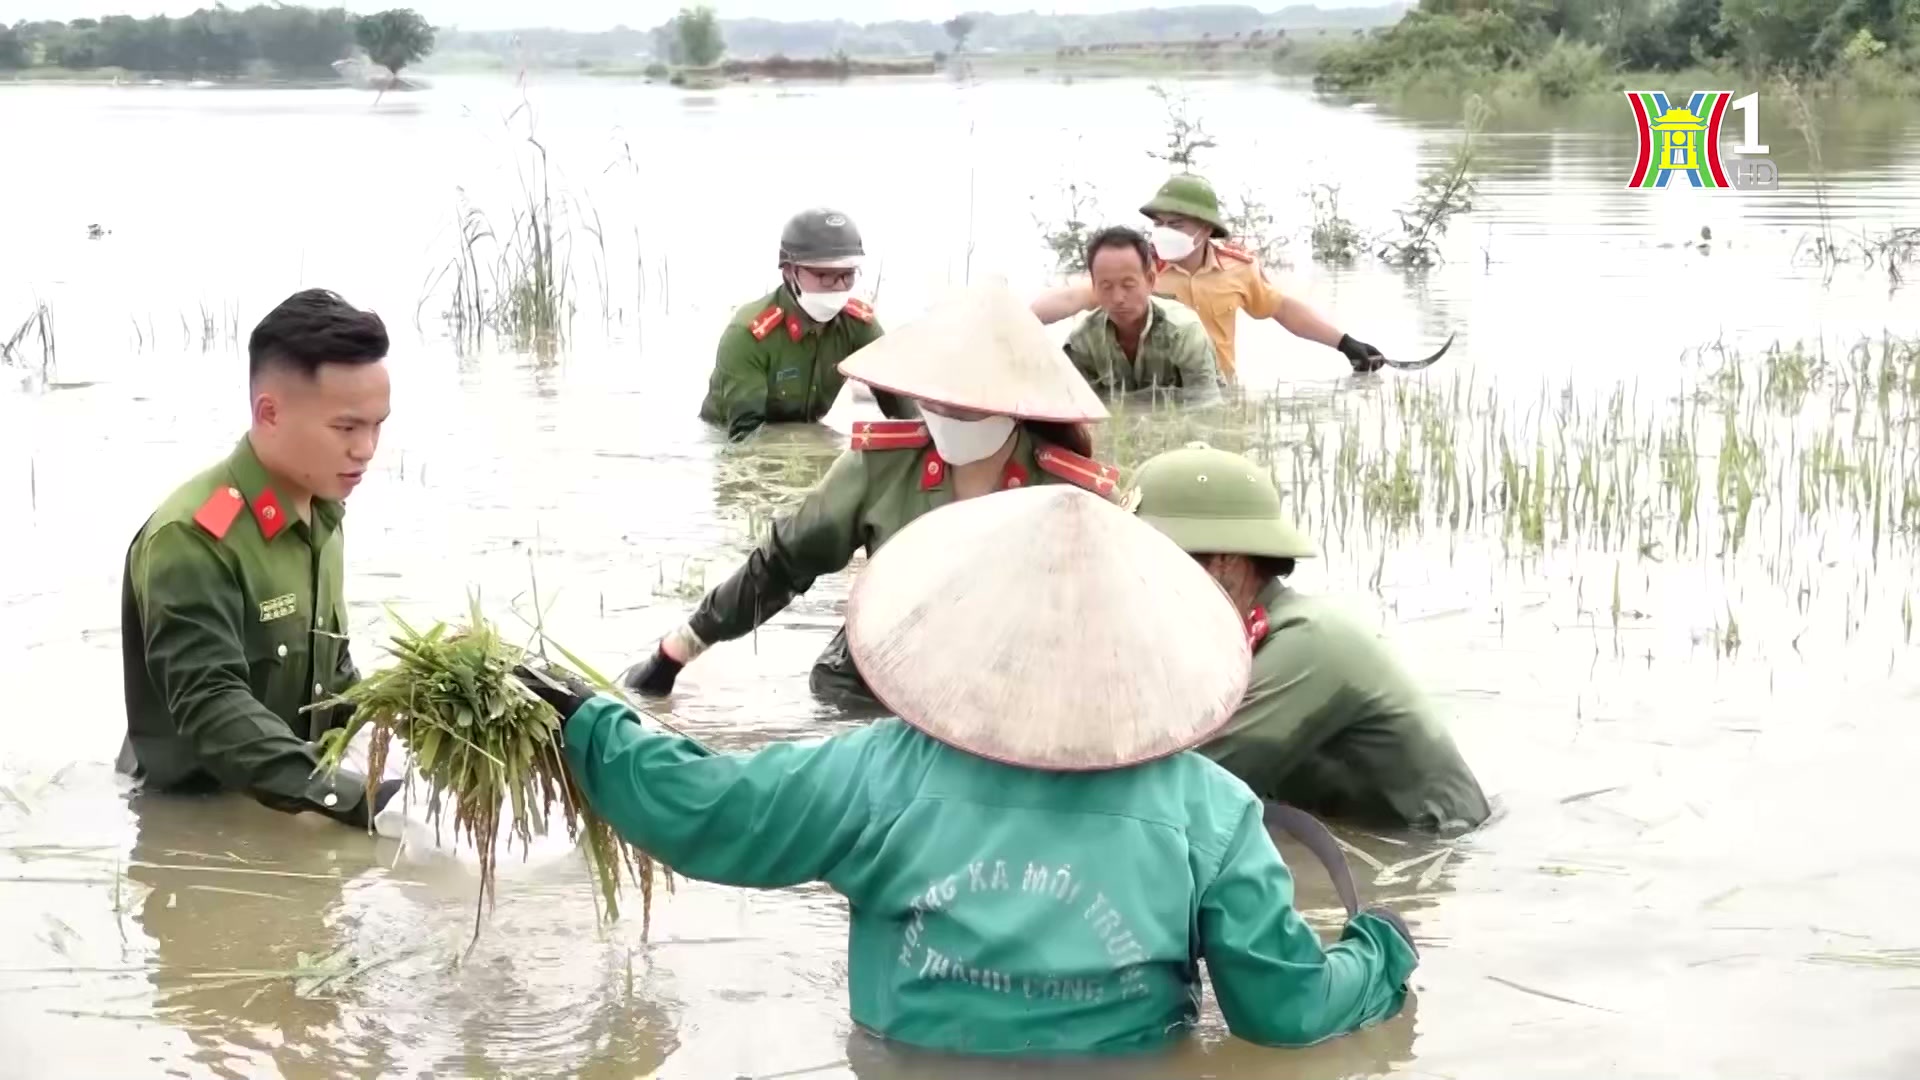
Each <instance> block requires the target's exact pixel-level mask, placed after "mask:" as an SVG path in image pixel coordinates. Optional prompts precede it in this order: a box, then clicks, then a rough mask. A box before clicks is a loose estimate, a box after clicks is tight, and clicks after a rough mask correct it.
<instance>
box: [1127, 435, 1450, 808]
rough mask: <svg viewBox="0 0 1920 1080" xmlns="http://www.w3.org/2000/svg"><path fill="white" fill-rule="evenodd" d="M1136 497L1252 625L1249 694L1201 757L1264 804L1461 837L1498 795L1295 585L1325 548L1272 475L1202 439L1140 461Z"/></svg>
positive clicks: (1408, 688) (1382, 665)
mask: <svg viewBox="0 0 1920 1080" xmlns="http://www.w3.org/2000/svg"><path fill="white" fill-rule="evenodd" d="M1134 485H1135V486H1134V488H1133V490H1131V491H1129V492H1128V493H1127V495H1126V496H1125V499H1126V501H1127V503H1129V504H1130V505H1132V506H1133V508H1134V512H1135V513H1136V514H1137V515H1138V516H1139V517H1140V519H1141V520H1142V521H1145V522H1147V523H1148V524H1150V525H1152V526H1154V527H1155V528H1157V529H1159V530H1160V531H1161V532H1163V533H1165V534H1166V535H1167V536H1168V537H1169V538H1171V539H1172V540H1173V541H1174V543H1176V544H1179V545H1180V547H1181V548H1182V549H1184V550H1186V551H1187V552H1189V553H1190V554H1192V555H1193V557H1194V558H1195V559H1197V560H1199V561H1200V563H1201V564H1202V565H1204V566H1205V567H1206V568H1207V571H1208V572H1209V573H1211V574H1212V575H1213V577H1214V579H1215V580H1217V581H1218V582H1219V583H1220V587H1221V588H1222V589H1224V590H1226V592H1227V595H1228V596H1230V597H1231V598H1232V599H1233V602H1234V606H1235V607H1236V608H1237V609H1238V610H1239V611H1241V612H1242V613H1243V614H1244V615H1245V616H1246V619H1247V628H1248V634H1249V636H1250V637H1251V638H1252V639H1253V641H1254V645H1253V649H1254V652H1253V675H1252V679H1251V681H1250V683H1249V685H1248V687H1247V696H1246V699H1245V700H1243V701H1242V702H1241V703H1240V707H1239V708H1238V709H1237V710H1235V712H1234V715H1233V719H1232V720H1231V721H1230V722H1228V724H1227V725H1226V727H1224V728H1223V729H1221V730H1220V731H1219V732H1218V733H1216V734H1215V735H1213V736H1212V737H1211V738H1210V739H1208V740H1207V742H1206V743H1205V744H1204V745H1203V746H1201V747H1200V752H1201V753H1203V754H1205V755H1207V756H1208V757H1210V758H1212V759H1213V760H1215V761H1217V762H1219V763H1220V764H1222V765H1224V766H1226V767H1227V769H1228V770H1229V771H1231V772H1232V773H1233V774H1234V775H1235V776H1238V777H1239V778H1240V779H1242V780H1245V781H1246V782H1247V784H1248V785H1249V786H1251V787H1252V788H1253V790H1254V791H1255V792H1256V793H1257V794H1259V795H1260V796H1261V797H1262V798H1268V799H1275V800H1279V801H1282V802H1287V803H1291V804H1292V805H1294V806H1297V807H1300V808H1301V809H1303V810H1309V811H1312V812H1314V813H1318V814H1325V815H1327V816H1329V817H1338V818H1342V819H1346V820H1348V821H1352V822H1354V823H1357V824H1370V825H1381V826H1392V827H1414V828H1424V829H1432V830H1443V831H1453V830H1459V829H1470V828H1475V827H1478V826H1479V825H1481V824H1482V823H1484V822H1485V821H1486V820H1487V815H1488V808H1487V798H1486V795H1485V794H1483V793H1482V792H1481V790H1480V784H1479V781H1477V780H1475V779H1474V775H1473V770H1471V769H1469V768H1467V763H1466V761H1465V760H1464V759H1463V758H1462V757H1461V755H1460V750H1459V748H1458V747H1457V746H1455V745H1454V742H1453V738H1452V736H1451V735H1449V734H1448V733H1447V729H1446V727H1445V725H1443V724H1442V723H1441V722H1440V718H1439V717H1438V716H1436V715H1434V712H1433V709H1432V706H1431V705H1430V704H1429V703H1428V702H1427V700H1426V698H1425V696H1424V695H1422V694H1421V693H1420V691H1419V689H1418V688H1417V687H1416V686H1415V685H1414V683H1413V680H1412V679H1411V678H1409V677H1408V676H1407V674H1406V673H1405V672H1404V671H1403V670H1401V668H1400V666H1399V664H1398V663H1396V662H1395V661H1394V658H1393V656H1392V654H1390V653H1389V652H1388V651H1387V650H1386V649H1385V648H1384V647H1383V646H1382V645H1381V644H1380V642H1379V641H1378V640H1377V639H1376V638H1375V637H1374V636H1373V635H1372V634H1368V633H1366V632H1365V631H1363V630H1362V629H1361V628H1360V627H1358V626H1357V625H1355V624H1353V623H1352V622H1350V621H1348V620H1347V619H1345V618H1343V617H1342V616H1341V615H1340V614H1339V612H1337V611H1336V610H1334V609H1333V608H1332V607H1331V606H1330V605H1328V604H1326V603H1325V602H1324V601H1321V600H1318V599H1316V598H1314V597H1311V596H1308V595H1306V594H1304V593H1300V592H1297V591H1295V590H1293V589H1291V588H1288V587H1287V577H1288V575H1290V574H1292V573H1293V567H1294V560H1296V559H1306V558H1312V557H1313V556H1314V555H1315V554H1317V552H1316V551H1315V549H1314V544H1313V541H1312V540H1310V539H1308V538H1307V536H1306V535H1305V534H1303V533H1302V532H1300V531H1299V530H1298V529H1297V528H1295V527H1294V526H1293V524H1292V523H1291V522H1289V521H1288V520H1287V519H1286V517H1285V515H1284V514H1282V513H1281V510H1280V493H1279V491H1278V490H1277V489H1275V487H1274V485H1273V480H1272V478H1271V477H1270V476H1269V475H1268V474H1267V471H1266V470H1265V469H1262V468H1260V467H1259V466H1257V465H1255V464H1254V463H1253V462H1251V461H1248V460H1247V459H1246V458H1244V457H1241V456H1240V455H1238V454H1232V453H1228V452H1227V451H1225V450H1215V449H1212V448H1211V447H1208V446H1206V445H1205V444H1203V443H1194V444H1190V445H1188V446H1186V447H1184V448H1182V449H1179V450H1170V451H1168V452H1166V453H1164V454H1161V455H1159V456H1158V457H1155V458H1152V459H1150V460H1148V461H1147V462H1146V463H1145V464H1143V465H1141V466H1140V471H1139V473H1138V474H1137V476H1136V477H1135V480H1134Z"/></svg>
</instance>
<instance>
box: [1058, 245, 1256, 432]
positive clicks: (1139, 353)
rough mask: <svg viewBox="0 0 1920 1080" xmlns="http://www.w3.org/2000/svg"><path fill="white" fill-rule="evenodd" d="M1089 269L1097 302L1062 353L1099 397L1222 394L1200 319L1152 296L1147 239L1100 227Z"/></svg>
mask: <svg viewBox="0 0 1920 1080" xmlns="http://www.w3.org/2000/svg"><path fill="white" fill-rule="evenodd" d="M1086 258H1087V266H1088V267H1089V268H1091V270H1092V274H1093V278H1092V282H1093V284H1092V287H1093V295H1094V297H1095V301H1096V303H1097V304H1098V305H1099V306H1098V307H1097V308H1095V309H1094V311H1093V313H1092V314H1090V315H1088V316H1087V318H1086V320H1085V321H1083V322H1082V323H1081V324H1080V325H1079V326H1078V327H1076V328H1075V329H1074V331H1073V334H1072V335H1071V336H1070V337H1068V338H1067V345H1066V350H1067V356H1069V357H1070V358H1072V360H1073V366H1074V367H1076V368H1078V369H1079V371H1080V374H1081V375H1083V376H1085V377H1086V380H1087V382H1088V383H1089V384H1091V385H1092V386H1093V388H1094V389H1095V390H1098V391H1100V392H1101V393H1102V394H1107V395H1112V394H1127V393H1132V392H1134V391H1137V390H1149V389H1151V390H1160V391H1168V392H1170V393H1172V394H1173V395H1174V396H1175V397H1176V398H1177V400H1180V401H1182V402H1186V403H1191V404H1205V403H1207V402H1211V401H1215V400H1217V399H1218V398H1219V396H1220V374H1219V372H1220V366H1219V362H1218V361H1217V360H1216V359H1215V358H1214V351H1213V339H1212V338H1210V337H1208V336H1207V328H1206V327H1205V326H1204V325H1203V324H1202V323H1201V322H1200V317H1199V316H1198V315H1195V314H1194V313H1193V311H1192V310H1191V309H1189V308H1187V307H1186V306H1185V305H1183V304H1181V303H1179V302H1178V301H1175V300H1164V299H1161V298H1159V297H1156V296H1154V295H1153V290H1154V284H1155V280H1156V278H1155V271H1154V262H1153V254H1152V251H1151V250H1150V249H1149V248H1148V246H1147V238H1146V237H1144V236H1142V235H1140V233H1138V232H1136V231H1134V230H1132V229H1128V228H1119V227H1116V228H1111V229H1103V230H1101V231H1100V232H1098V233H1095V234H1094V235H1093V238H1092V239H1091V240H1089V241H1088V242H1087V252H1086Z"/></svg>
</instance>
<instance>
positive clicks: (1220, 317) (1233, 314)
mask: <svg viewBox="0 0 1920 1080" xmlns="http://www.w3.org/2000/svg"><path fill="white" fill-rule="evenodd" d="M1246 306H1247V298H1246V296H1244V295H1243V294H1242V293H1241V292H1240V290H1239V289H1233V288H1228V289H1214V290H1209V291H1208V293H1207V295H1206V296H1205V297H1204V298H1203V299H1202V300H1201V304H1200V309H1201V310H1204V312H1205V314H1206V315H1207V318H1208V319H1209V320H1211V321H1212V322H1213V324H1214V325H1215V326H1219V327H1223V328H1224V327H1230V326H1232V325H1233V324H1234V320H1235V319H1237V318H1239V316H1240V312H1241V310H1242V309H1243V308H1245V307H1246Z"/></svg>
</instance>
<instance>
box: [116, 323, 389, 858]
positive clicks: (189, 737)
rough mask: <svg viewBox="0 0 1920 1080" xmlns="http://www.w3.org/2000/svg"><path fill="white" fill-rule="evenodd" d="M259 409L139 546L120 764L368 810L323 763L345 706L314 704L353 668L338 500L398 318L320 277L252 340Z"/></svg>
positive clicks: (154, 775)
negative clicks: (320, 746)
mask: <svg viewBox="0 0 1920 1080" xmlns="http://www.w3.org/2000/svg"><path fill="white" fill-rule="evenodd" d="M247 354H248V391H249V394H250V395H251V397H252V426H251V427H250V429H249V430H248V432H247V434H246V435H245V436H243V437H242V438H241V439H240V441H239V443H238V444H236V445H235V446H234V448H233V452H232V453H231V454H229V455H228V456H227V458H226V460H224V461H221V462H220V463H218V464H216V465H214V466H212V467H210V468H208V469H206V470H205V471H203V472H201V473H200V474H199V475H197V476H195V477H193V478H192V479H190V480H188V481H187V482H186V483H184V484H182V485H181V486H180V487H179V488H177V489H175V490H174V492H173V494H171V495H169V496H167V498H166V499H165V500H164V501H162V502H161V504H160V506H159V508H158V509H157V510H155V511H154V513H153V514H152V515H151V516H150V517H149V518H148V519H147V521H146V523H145V524H144V525H142V526H141V528H140V531H139V533H138V534H137V535H136V536H135V537H134V539H133V543H132V545H131V546H130V547H129V548H128V550H127V558H126V567H125V579H124V582H123V584H122V587H121V602H120V643H121V644H120V651H121V659H122V664H123V669H124V670H123V677H124V682H125V693H126V704H127V734H126V740H125V742H124V743H123V744H122V745H121V748H120V758H119V763H118V766H119V769H120V771H121V772H124V773H127V774H129V775H131V776H134V777H135V778H137V779H139V780H140V781H142V783H143V785H144V786H145V787H147V788H149V789H157V790H163V791H199V792H207V791H214V790H220V789H227V790H237V791H244V792H246V793H247V794H249V795H251V796H253V798H255V799H257V800H258V801H259V802H261V803H263V804H265V805H267V806H270V807H272V808H274V809H276V810H283V811H286V812H289V813H299V812H302V811H307V810H312V811H317V812H319V813H322V814H325V815H327V816H329V817H332V818H334V819H335V820H338V821H341V822H343V823H346V824H350V825H358V826H362V827H364V826H365V825H366V824H367V822H368V821H369V820H370V819H371V818H372V817H373V815H374V814H375V813H377V812H378V811H379V809H380V805H381V804H383V803H384V802H385V800H386V799H387V798H389V797H391V795H392V792H393V791H394V790H396V789H397V788H398V787H399V784H400V781H397V780H396V781H391V782H389V783H387V784H383V785H382V786H381V788H380V792H379V795H378V796H377V797H376V798H375V799H374V800H373V805H371V806H370V805H368V803H369V800H368V799H367V795H366V780H365V778H364V777H362V776H358V775H354V774H352V773H350V772H349V771H347V770H345V769H342V770H341V771H340V772H339V773H338V774H336V775H334V776H327V775H324V774H321V773H318V772H317V771H316V770H317V768H318V765H319V759H318V756H317V753H316V750H315V746H314V743H315V742H316V741H317V740H318V739H319V737H320V736H321V734H323V733H324V732H326V731H327V730H329V729H331V728H334V727H338V726H341V725H342V724H343V723H344V722H345V720H346V717H345V715H343V710H340V709H324V710H316V711H313V712H305V713H303V712H302V711H301V710H302V708H303V707H304V706H306V705H309V704H311V703H313V702H317V701H321V700H324V699H326V698H329V697H332V696H334V695H335V694H337V693H338V692H339V691H341V690H343V689H345V688H346V687H347V686H349V685H351V684H352V683H353V682H354V681H356V679H357V678H358V674H357V673H356V671H355V670H354V666H353V661H352V659H351V657H350V656H349V655H348V650H347V639H346V634H347V622H346V603H345V600H344V598H343V592H342V577H343V576H344V569H343V560H342V556H341V548H342V545H343V543H344V541H343V539H342V535H341V518H342V515H343V514H344V512H345V509H344V507H343V505H342V503H343V501H344V500H345V499H346V497H347V495H348V494H349V493H350V492H352V491H353V489H354V488H355V487H357V486H358V485H359V483H360V481H361V479H362V478H363V477H364V476H365V474H366V469H367V464H368V462H369V461H370V460H371V459H372V458H373V453H374V448H375V447H376V446H377V445H378V443H379V441H380V427H381V425H382V424H383V423H385V421H386V419H387V414H388V380H387V369H386V363H385V358H386V355H387V331H386V327H385V325H384V324H383V323H382V322H381V320H380V317H379V316H378V315H375V314H373V313H372V312H366V311H359V310H356V309H355V308H353V307H351V306H350V305H348V304H347V302H346V301H345V300H342V299H341V298H340V297H338V296H336V295H334V294H333V293H330V292H327V291H325V290H322V289H308V290H306V291H304V292H299V293H295V294H294V295H293V296H291V297H289V298H287V300H285V301H284V302H282V303H281V305H280V306H279V307H277V308H275V309H274V310H273V311H272V312H270V313H269V314H268V315H267V317H266V318H265V319H263V320H261V322H260V324H259V325H258V326H256V327H255V328H254V330H253V334H252V337H251V338H250V339H249V340H248V342H247Z"/></svg>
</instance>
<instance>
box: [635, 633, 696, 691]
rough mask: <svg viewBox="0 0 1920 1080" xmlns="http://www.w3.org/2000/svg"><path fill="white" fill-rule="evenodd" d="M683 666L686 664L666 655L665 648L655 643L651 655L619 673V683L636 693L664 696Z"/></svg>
mask: <svg viewBox="0 0 1920 1080" xmlns="http://www.w3.org/2000/svg"><path fill="white" fill-rule="evenodd" d="M683 667H686V665H685V664H682V663H681V662H680V661H678V660H675V659H674V658H673V657H671V656H668V655H667V654H666V650H664V649H662V648H661V647H660V646H658V645H655V646H654V647H653V655H652V656H649V657H647V658H646V659H645V660H642V661H640V662H639V663H637V664H635V665H633V666H632V667H630V668H628V669H627V670H625V671H623V672H621V673H620V685H621V686H624V687H626V688H627V689H629V690H631V691H633V692H634V693H636V694H644V695H646V696H647V697H664V696H666V695H667V694H671V693H673V680H675V679H677V678H679V677H680V669H681V668H683Z"/></svg>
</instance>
